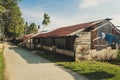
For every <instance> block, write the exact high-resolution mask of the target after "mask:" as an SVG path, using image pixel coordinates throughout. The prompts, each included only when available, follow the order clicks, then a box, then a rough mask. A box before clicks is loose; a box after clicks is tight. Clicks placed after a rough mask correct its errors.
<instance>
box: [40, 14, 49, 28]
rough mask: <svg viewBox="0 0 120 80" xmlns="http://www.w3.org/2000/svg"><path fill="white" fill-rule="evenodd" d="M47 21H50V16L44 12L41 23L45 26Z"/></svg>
mask: <svg viewBox="0 0 120 80" xmlns="http://www.w3.org/2000/svg"><path fill="white" fill-rule="evenodd" d="M49 23H50V17H49V15H48V14H46V13H44V19H43V21H42V25H44V26H46V27H47V26H48V24H49ZM43 29H44V28H43Z"/></svg>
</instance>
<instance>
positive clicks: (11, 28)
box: [1, 0, 24, 38]
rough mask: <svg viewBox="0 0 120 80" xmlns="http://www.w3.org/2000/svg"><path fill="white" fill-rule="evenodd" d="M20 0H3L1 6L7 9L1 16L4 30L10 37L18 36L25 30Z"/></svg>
mask: <svg viewBox="0 0 120 80" xmlns="http://www.w3.org/2000/svg"><path fill="white" fill-rule="evenodd" d="M18 1H20V0H1V6H3V7H4V8H5V9H6V10H7V11H6V12H5V13H3V14H2V17H1V18H2V20H3V21H2V26H4V30H3V32H4V34H5V36H7V37H9V38H16V37H18V36H20V35H21V34H23V31H24V20H23V18H22V17H21V15H22V14H21V11H20V8H19V7H18Z"/></svg>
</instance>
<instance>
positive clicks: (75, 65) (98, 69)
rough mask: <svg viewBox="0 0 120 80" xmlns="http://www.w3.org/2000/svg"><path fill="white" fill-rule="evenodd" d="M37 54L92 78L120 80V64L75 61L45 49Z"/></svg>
mask: <svg viewBox="0 0 120 80" xmlns="http://www.w3.org/2000/svg"><path fill="white" fill-rule="evenodd" d="M37 54H38V55H40V56H41V57H44V58H46V59H48V60H50V61H52V62H55V63H57V64H58V65H60V66H63V67H65V68H68V69H70V70H72V71H75V72H77V73H79V74H81V75H84V76H86V77H88V78H89V79H91V80H120V66H119V65H115V64H111V63H108V62H97V61H80V62H73V59H71V58H69V57H66V56H63V55H59V54H56V53H52V52H49V51H44V50H41V51H40V52H39V53H37Z"/></svg>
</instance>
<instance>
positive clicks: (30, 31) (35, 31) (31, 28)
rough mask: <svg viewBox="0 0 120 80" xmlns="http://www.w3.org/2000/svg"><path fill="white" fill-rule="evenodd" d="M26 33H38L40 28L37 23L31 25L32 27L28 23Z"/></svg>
mask: <svg viewBox="0 0 120 80" xmlns="http://www.w3.org/2000/svg"><path fill="white" fill-rule="evenodd" d="M24 32H25V34H31V33H37V32H38V28H37V26H36V24H35V23H31V24H30V25H28V23H27V22H26V24H25V30H24Z"/></svg>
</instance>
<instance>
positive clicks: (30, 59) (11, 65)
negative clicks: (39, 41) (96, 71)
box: [4, 44, 88, 80]
mask: <svg viewBox="0 0 120 80" xmlns="http://www.w3.org/2000/svg"><path fill="white" fill-rule="evenodd" d="M4 57H5V63H6V75H7V79H8V80H88V79H86V78H85V77H83V76H80V75H78V74H76V73H73V72H71V71H69V70H66V69H63V68H60V67H58V66H56V65H55V64H54V63H51V62H50V61H48V60H46V59H44V58H42V57H40V56H37V55H35V54H33V53H32V52H31V51H27V50H24V49H21V48H19V47H17V46H11V45H7V44H5V50H4Z"/></svg>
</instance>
